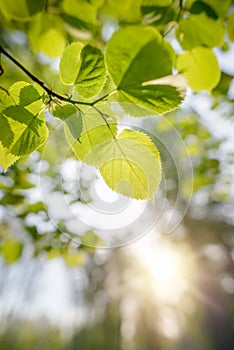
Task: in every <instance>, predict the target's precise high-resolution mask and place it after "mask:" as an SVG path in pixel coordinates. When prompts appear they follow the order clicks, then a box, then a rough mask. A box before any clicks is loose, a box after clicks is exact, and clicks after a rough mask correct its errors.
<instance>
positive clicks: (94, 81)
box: [75, 45, 106, 99]
mask: <svg viewBox="0 0 234 350" xmlns="http://www.w3.org/2000/svg"><path fill="white" fill-rule="evenodd" d="M80 59H81V65H80V69H79V73H78V75H77V78H76V82H75V83H76V88H77V91H78V93H79V94H80V95H81V96H82V97H84V98H87V99H88V98H90V97H93V96H95V95H97V94H98V93H99V92H100V91H101V89H102V88H103V86H104V84H105V81H106V69H105V64H104V56H103V53H102V52H101V51H100V50H99V49H97V48H95V47H92V46H90V45H87V46H85V47H84V48H83V49H82V51H81V55H80Z"/></svg>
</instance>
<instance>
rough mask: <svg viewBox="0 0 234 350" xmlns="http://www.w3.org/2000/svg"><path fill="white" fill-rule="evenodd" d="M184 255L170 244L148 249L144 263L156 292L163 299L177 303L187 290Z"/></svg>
mask: <svg viewBox="0 0 234 350" xmlns="http://www.w3.org/2000/svg"><path fill="white" fill-rule="evenodd" d="M183 258H184V257H183V256H182V255H180V254H179V252H177V251H175V250H173V248H172V247H169V246H158V247H157V248H155V249H153V248H152V249H151V250H148V251H147V253H146V254H145V257H144V261H143V265H144V267H145V268H146V271H147V274H148V276H149V279H150V283H151V284H152V288H153V290H154V291H155V294H156V296H157V297H158V298H160V299H161V300H164V301H167V302H172V303H176V302H178V301H179V300H180V298H181V297H182V294H183V293H184V291H185V290H186V287H187V283H186V266H185V261H184V260H183Z"/></svg>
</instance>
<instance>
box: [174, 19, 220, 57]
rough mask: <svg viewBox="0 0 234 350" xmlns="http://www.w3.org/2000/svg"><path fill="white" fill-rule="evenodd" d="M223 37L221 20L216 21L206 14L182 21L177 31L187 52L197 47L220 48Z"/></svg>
mask: <svg viewBox="0 0 234 350" xmlns="http://www.w3.org/2000/svg"><path fill="white" fill-rule="evenodd" d="M223 36H224V28H223V25H222V22H221V20H220V19H217V20H214V19H213V18H210V17H208V16H207V15H206V14H205V13H201V14H199V15H190V16H189V17H188V18H185V19H182V21H181V22H180V24H179V28H178V30H177V37H178V39H179V41H180V44H181V46H182V47H183V48H184V49H185V50H188V49H192V48H193V47H196V46H206V47H215V46H220V45H222V42H223Z"/></svg>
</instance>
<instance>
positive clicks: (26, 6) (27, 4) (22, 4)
mask: <svg viewBox="0 0 234 350" xmlns="http://www.w3.org/2000/svg"><path fill="white" fill-rule="evenodd" d="M0 5H1V6H0V7H1V10H2V12H3V14H4V15H5V16H6V17H7V18H12V19H17V20H19V21H25V20H28V19H30V17H31V16H33V15H35V14H36V13H38V12H41V11H42V10H43V8H44V6H45V0H37V1H35V0H18V1H17V4H16V2H15V1H14V0H7V1H5V0H0Z"/></svg>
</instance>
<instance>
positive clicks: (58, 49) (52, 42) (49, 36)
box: [38, 28, 66, 58]
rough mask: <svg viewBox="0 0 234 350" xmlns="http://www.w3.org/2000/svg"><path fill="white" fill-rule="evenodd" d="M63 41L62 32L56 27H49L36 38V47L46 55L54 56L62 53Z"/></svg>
mask: <svg viewBox="0 0 234 350" xmlns="http://www.w3.org/2000/svg"><path fill="white" fill-rule="evenodd" d="M65 43H66V42H65V38H64V35H63V33H61V32H60V30H58V29H56V28H50V29H48V30H47V31H45V32H44V33H42V34H41V36H40V38H39V40H38V47H39V50H40V51H42V52H44V53H45V54H46V55H47V56H48V57H51V58H56V57H58V56H60V55H61V54H62V52H63V50H64V48H65Z"/></svg>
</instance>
